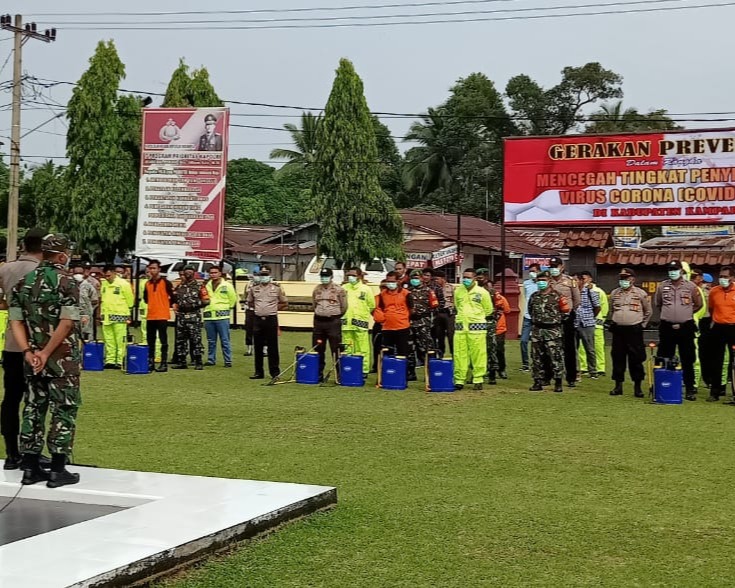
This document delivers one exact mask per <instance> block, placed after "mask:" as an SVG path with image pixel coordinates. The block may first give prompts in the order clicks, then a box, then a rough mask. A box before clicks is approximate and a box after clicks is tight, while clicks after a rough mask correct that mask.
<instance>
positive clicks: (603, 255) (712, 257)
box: [596, 248, 735, 266]
mask: <svg viewBox="0 0 735 588" xmlns="http://www.w3.org/2000/svg"><path fill="white" fill-rule="evenodd" d="M674 260H683V261H686V262H688V263H689V264H690V265H695V266H698V265H706V266H718V265H733V264H735V251H702V250H701V249H698V250H693V249H615V248H610V249H604V250H601V251H598V252H597V260H596V261H597V264H598V265H650V266H663V265H666V264H667V263H669V262H670V261H674Z"/></svg>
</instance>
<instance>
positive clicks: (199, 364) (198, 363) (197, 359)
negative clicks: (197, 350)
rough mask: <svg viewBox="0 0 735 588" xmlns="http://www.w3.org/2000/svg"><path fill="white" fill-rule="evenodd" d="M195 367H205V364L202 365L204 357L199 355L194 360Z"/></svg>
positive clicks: (196, 368) (199, 369)
mask: <svg viewBox="0 0 735 588" xmlns="http://www.w3.org/2000/svg"><path fill="white" fill-rule="evenodd" d="M194 369H195V370H197V371H201V370H203V369H204V366H203V365H202V358H201V357H197V358H196V359H195V360H194Z"/></svg>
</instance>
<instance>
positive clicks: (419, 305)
mask: <svg viewBox="0 0 735 588" xmlns="http://www.w3.org/2000/svg"><path fill="white" fill-rule="evenodd" d="M422 275H423V274H422V272H421V270H413V271H412V272H411V276H410V279H409V282H408V291H409V292H410V293H411V297H412V298H413V308H412V309H411V331H410V335H409V338H408V379H409V381H414V380H416V363H417V362H416V354H418V356H419V360H420V361H421V363H424V362H425V361H426V354H427V353H428V352H429V351H431V350H432V349H433V348H434V340H433V339H432V337H431V324H432V314H433V312H434V309H435V308H436V306H437V303H436V295H435V294H434V292H433V290H432V288H431V286H430V285H429V284H428V283H426V282H424V280H422ZM432 300H434V303H433V304H432ZM427 369H428V368H427Z"/></svg>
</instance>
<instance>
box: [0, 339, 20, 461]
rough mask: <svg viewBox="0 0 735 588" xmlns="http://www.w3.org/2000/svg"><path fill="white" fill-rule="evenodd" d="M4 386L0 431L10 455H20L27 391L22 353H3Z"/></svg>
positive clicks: (0, 407)
mask: <svg viewBox="0 0 735 588" xmlns="http://www.w3.org/2000/svg"><path fill="white" fill-rule="evenodd" d="M3 385H4V387H5V394H4V395H3V402H2V405H0V431H2V435H3V437H4V438H5V447H6V449H7V451H8V454H11V453H12V454H14V455H19V451H18V435H19V434H20V403H21V401H22V400H23V394H24V393H25V390H26V377H25V371H24V365H23V354H22V353H20V352H15V351H3Z"/></svg>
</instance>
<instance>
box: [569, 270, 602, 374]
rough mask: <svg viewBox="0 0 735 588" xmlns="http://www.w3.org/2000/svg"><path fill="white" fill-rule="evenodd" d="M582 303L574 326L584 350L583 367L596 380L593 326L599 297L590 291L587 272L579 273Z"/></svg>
mask: <svg viewBox="0 0 735 588" xmlns="http://www.w3.org/2000/svg"><path fill="white" fill-rule="evenodd" d="M578 283H580V284H581V285H582V287H581V299H582V302H581V303H580V304H579V307H578V308H577V313H576V316H575V319H574V325H575V327H576V329H577V336H578V340H579V341H581V342H582V346H581V347H582V348H583V349H584V355H585V359H586V362H585V365H586V367H587V369H588V371H589V376H590V378H592V379H597V352H596V349H595V326H596V324H597V317H598V316H599V314H600V311H601V310H602V308H601V305H600V296H599V294H597V292H595V291H594V290H593V289H592V274H591V273H590V272H588V271H583V272H580V274H579V282H578Z"/></svg>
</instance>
